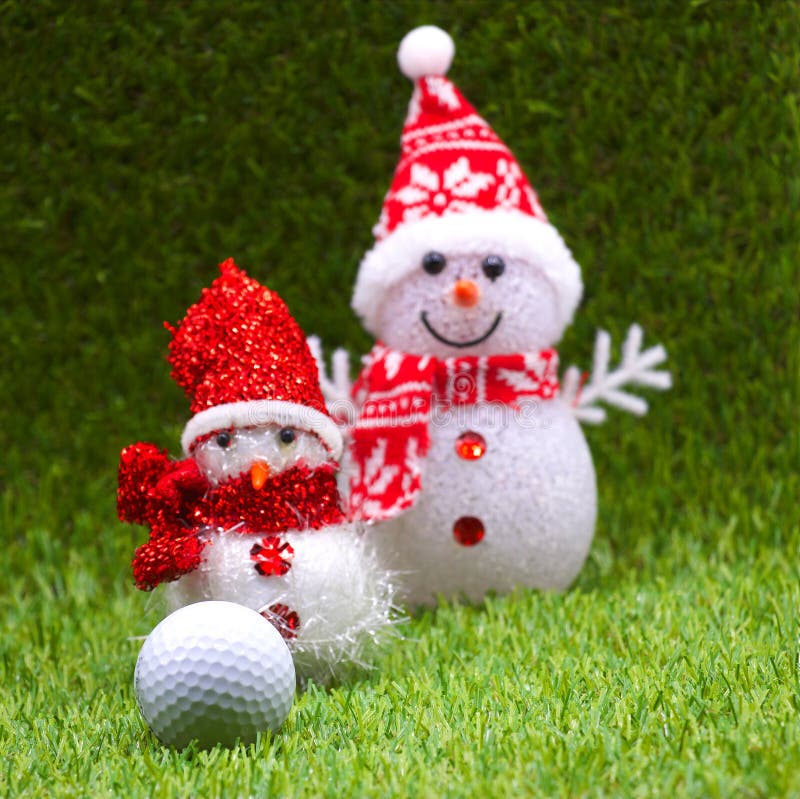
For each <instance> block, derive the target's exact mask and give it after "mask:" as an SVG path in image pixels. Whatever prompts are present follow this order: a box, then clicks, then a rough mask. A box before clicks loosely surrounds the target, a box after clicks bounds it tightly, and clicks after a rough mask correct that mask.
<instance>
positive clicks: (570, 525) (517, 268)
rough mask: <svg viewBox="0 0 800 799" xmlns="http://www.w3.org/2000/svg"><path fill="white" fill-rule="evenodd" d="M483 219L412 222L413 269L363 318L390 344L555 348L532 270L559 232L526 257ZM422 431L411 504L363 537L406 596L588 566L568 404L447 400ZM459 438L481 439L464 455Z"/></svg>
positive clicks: (584, 499)
mask: <svg viewBox="0 0 800 799" xmlns="http://www.w3.org/2000/svg"><path fill="white" fill-rule="evenodd" d="M491 223H492V220H491V215H490V214H485V213H483V214H480V213H474V214H463V215H453V217H452V218H450V219H448V220H447V222H446V224H444V225H442V224H439V220H438V219H426V220H423V221H422V222H419V223H417V224H416V225H415V226H414V227H415V229H414V231H413V233H414V235H413V236H406V238H407V239H408V241H407V242H403V244H404V257H405V258H406V259H407V261H408V262H410V263H414V264H415V265H416V268H415V269H412V270H408V271H407V272H406V273H404V274H403V276H402V278H401V279H400V280H398V281H397V282H396V283H395V284H394V285H393V286H392V288H391V290H390V291H386V292H385V293H384V294H383V299H382V302H381V303H380V305H378V306H377V307H375V308H374V310H373V314H372V316H371V327H372V329H373V332H375V333H376V335H377V337H378V338H379V339H380V340H381V341H382V342H383V343H384V344H385V345H386V346H387V347H388V348H390V349H393V350H397V351H401V352H405V353H412V354H415V355H420V356H430V357H432V358H437V359H442V360H444V359H448V358H458V357H464V356H473V357H486V356H492V355H502V354H507V353H533V354H535V353H537V352H539V351H540V350H544V349H546V348H549V347H551V346H552V345H553V344H555V343H556V342H557V341H558V339H559V338H560V336H561V334H562V331H563V329H564V327H565V325H566V322H567V319H568V318H569V317H568V316H566V315H565V313H564V310H563V307H562V306H561V305H560V303H559V297H558V293H557V290H556V288H555V287H554V286H553V283H552V281H551V280H550V279H549V277H548V274H547V271H546V270H545V269H543V268H542V267H541V264H542V262H546V261H547V259H548V258H552V255H551V253H552V251H553V248H555V250H556V252H557V253H558V254H561V253H562V252H563V251H564V249H565V247H564V244H563V242H562V240H561V238H560V237H559V235H558V233H557V232H556V231H555V229H554V228H552V227H551V226H549V225H545V224H544V223H543V224H542V225H541V230H540V236H539V241H538V242H537V243H538V245H539V247H540V252H541V255H540V257H539V258H536V257H535V255H534V257H532V256H531V253H530V252H529V251H521V250H520V249H518V248H516V247H515V246H514V241H513V240H512V241H508V240H507V239H505V238H503V236H498V235H497V234H496V233H493V232H492V224H491ZM526 223H527V220H526ZM527 224H529V223H527ZM397 235H398V236H404V235H406V231H402V230H401V231H400V233H399V234H397ZM567 252H568V251H567ZM369 257H370V256H369V255H368V256H367V258H369ZM576 269H577V267H576ZM570 314H571V310H570ZM487 333H488V335H487ZM368 368H369V366H368V365H367V369H368ZM366 390H367V397H369V387H368V385H367V389H366ZM428 432H429V435H430V449H429V451H428V452H427V454H426V456H425V458H424V460H423V463H422V490H421V492H420V494H419V496H418V497H417V499H416V502H415V503H414V504H413V506H412V507H411V508H410V509H408V510H406V511H405V512H403V513H401V514H400V515H399V516H397V517H396V518H393V519H389V520H387V521H382V522H380V523H377V524H374V525H373V526H372V527H371V528H370V533H369V535H370V536H371V537H372V538H373V540H374V541H375V544H376V547H377V548H378V551H379V555H380V558H381V560H382V562H385V563H387V565H389V567H390V568H392V569H393V570H395V571H397V572H398V573H399V574H400V575H401V584H402V591H403V595H404V598H405V599H406V601H408V602H409V603H410V604H412V605H416V604H427V603H431V602H433V601H435V599H436V596H437V594H439V593H442V594H444V595H445V596H447V597H450V596H457V595H465V596H466V597H468V598H470V599H472V600H480V599H481V598H482V597H483V596H484V595H485V594H486V592H487V591H492V590H493V591H497V592H506V591H509V590H511V589H512V588H513V587H514V586H526V587H530V588H541V589H564V588H566V587H567V586H568V585H569V584H570V583H571V582H572V581H573V580H574V579H575V576H576V575H577V574H578V572H579V571H580V569H581V567H582V566H583V563H584V561H585V559H586V556H587V553H588V551H589V548H590V545H591V541H592V537H593V534H594V526H595V517H596V509H597V492H596V485H595V474H594V468H593V465H592V459H591V455H590V452H589V448H588V446H587V444H586V441H585V439H584V436H583V432H582V431H581V429H580V425H579V424H578V422H577V420H576V419H575V416H574V413H573V409H572V408H571V407H569V406H568V405H567V404H566V403H565V402H563V401H562V400H561V399H560V397H558V396H555V397H552V398H547V399H545V398H535V399H527V400H523V401H522V402H520V403H517V404H513V405H512V404H507V405H502V404H499V403H497V402H477V403H475V404H469V405H458V406H454V407H450V408H447V409H446V410H444V411H443V412H434V413H433V414H432V417H431V421H430V423H429V426H428ZM465 434H477V435H478V436H479V437H480V439H482V441H483V444H482V445H478V446H477V448H476V449H474V450H473V451H470V449H469V447H467V448H466V450H464V448H463V447H461V446H459V442H460V440H462V436H464V435H465ZM465 451H466V453H467V455H468V457H464V452H465ZM478 453H480V454H479V455H478ZM465 518H466V519H469V521H468V522H464V523H462V524H461V525H459V520H460V519H465ZM464 527H465V528H466V529H462V528H464ZM476 537H477V538H479V540H475V538H476Z"/></svg>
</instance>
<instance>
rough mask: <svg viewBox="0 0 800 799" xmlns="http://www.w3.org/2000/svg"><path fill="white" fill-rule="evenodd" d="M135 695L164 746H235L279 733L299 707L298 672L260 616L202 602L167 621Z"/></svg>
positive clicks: (145, 653) (144, 660) (143, 662)
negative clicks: (195, 743)
mask: <svg viewBox="0 0 800 799" xmlns="http://www.w3.org/2000/svg"><path fill="white" fill-rule="evenodd" d="M134 689H135V691H136V699H137V702H138V703H139V709H140V710H141V712H142V715H143V716H144V719H145V721H146V722H147V724H148V726H149V727H150V729H151V730H152V731H153V732H154V733H155V735H156V736H157V737H158V738H159V740H161V741H162V742H163V743H165V744H169V745H171V746H175V747H184V746H186V745H187V744H188V743H189V742H190V741H191V740H193V739H197V740H198V742H199V744H200V746H201V747H204V748H205V747H210V746H214V744H217V743H220V744H223V745H225V746H231V745H232V744H233V743H234V742H235V741H236V739H237V738H238V739H239V740H240V741H241V742H242V743H250V742H252V741H254V740H255V737H256V734H257V733H259V732H263V731H265V730H267V729H270V730H272V731H273V732H276V731H277V730H278V729H279V728H280V726H281V724H283V722H284V720H285V719H286V716H287V715H288V714H289V709H290V708H291V706H292V701H293V699H294V690H295V672H294V663H293V661H292V656H291V653H290V652H289V650H288V648H287V647H286V644H285V643H284V641H283V638H281V636H280V633H278V631H277V630H276V629H275V628H274V627H273V626H272V625H271V624H270V623H269V622H268V621H267V620H266V619H264V618H263V617H262V616H260V615H259V614H258V613H256V612H255V611H254V610H250V609H248V608H245V607H242V606H241V605H236V604H233V603H232V602H198V603H196V604H194V605H188V606H186V607H184V608H181V609H180V610H177V611H175V613H172V614H171V615H169V616H167V618H166V619H164V620H163V621H162V622H161V623H160V624H159V625H158V626H157V627H156V628H155V629H154V630H153V632H151V633H150V635H149V636H148V637H147V640H146V641H145V642H144V645H143V646H142V649H141V651H140V652H139V659H138V660H137V661H136V673H135V675H134Z"/></svg>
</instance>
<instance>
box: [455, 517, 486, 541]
mask: <svg viewBox="0 0 800 799" xmlns="http://www.w3.org/2000/svg"><path fill="white" fill-rule="evenodd" d="M485 534H486V531H485V530H484V529H483V522H482V521H481V520H480V519H479V518H478V517H477V516H461V517H460V518H459V519H456V523H455V524H454V525H453V538H455V539H456V541H458V543H459V544H461V546H462V547H474V546H475V544H479V543H480V542H481V541H482V540H483V536H484V535H485Z"/></svg>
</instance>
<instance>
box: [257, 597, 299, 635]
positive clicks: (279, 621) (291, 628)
mask: <svg viewBox="0 0 800 799" xmlns="http://www.w3.org/2000/svg"><path fill="white" fill-rule="evenodd" d="M261 615H262V616H263V617H264V618H265V619H266V620H267V621H268V622H269V623H270V624H271V625H272V626H273V627H274V628H275V629H276V630H277V631H278V632H279V633H280V634H281V635H282V636H283V637H284V638H285V639H286V640H287V641H290V640H291V639H292V638H297V629H298V628H299V627H300V617H299V616H298V615H297V611H294V610H292V609H291V608H290V607H289V606H288V605H282V604H281V603H280V602H276V603H275V604H274V605H270V606H269V610H262V611H261Z"/></svg>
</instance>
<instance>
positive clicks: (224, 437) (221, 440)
mask: <svg viewBox="0 0 800 799" xmlns="http://www.w3.org/2000/svg"><path fill="white" fill-rule="evenodd" d="M217 444H219V446H220V447H222V449H227V448H228V447H229V446H230V445H231V434H230V433H228V432H227V431H226V432H224V433H218V434H217Z"/></svg>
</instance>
